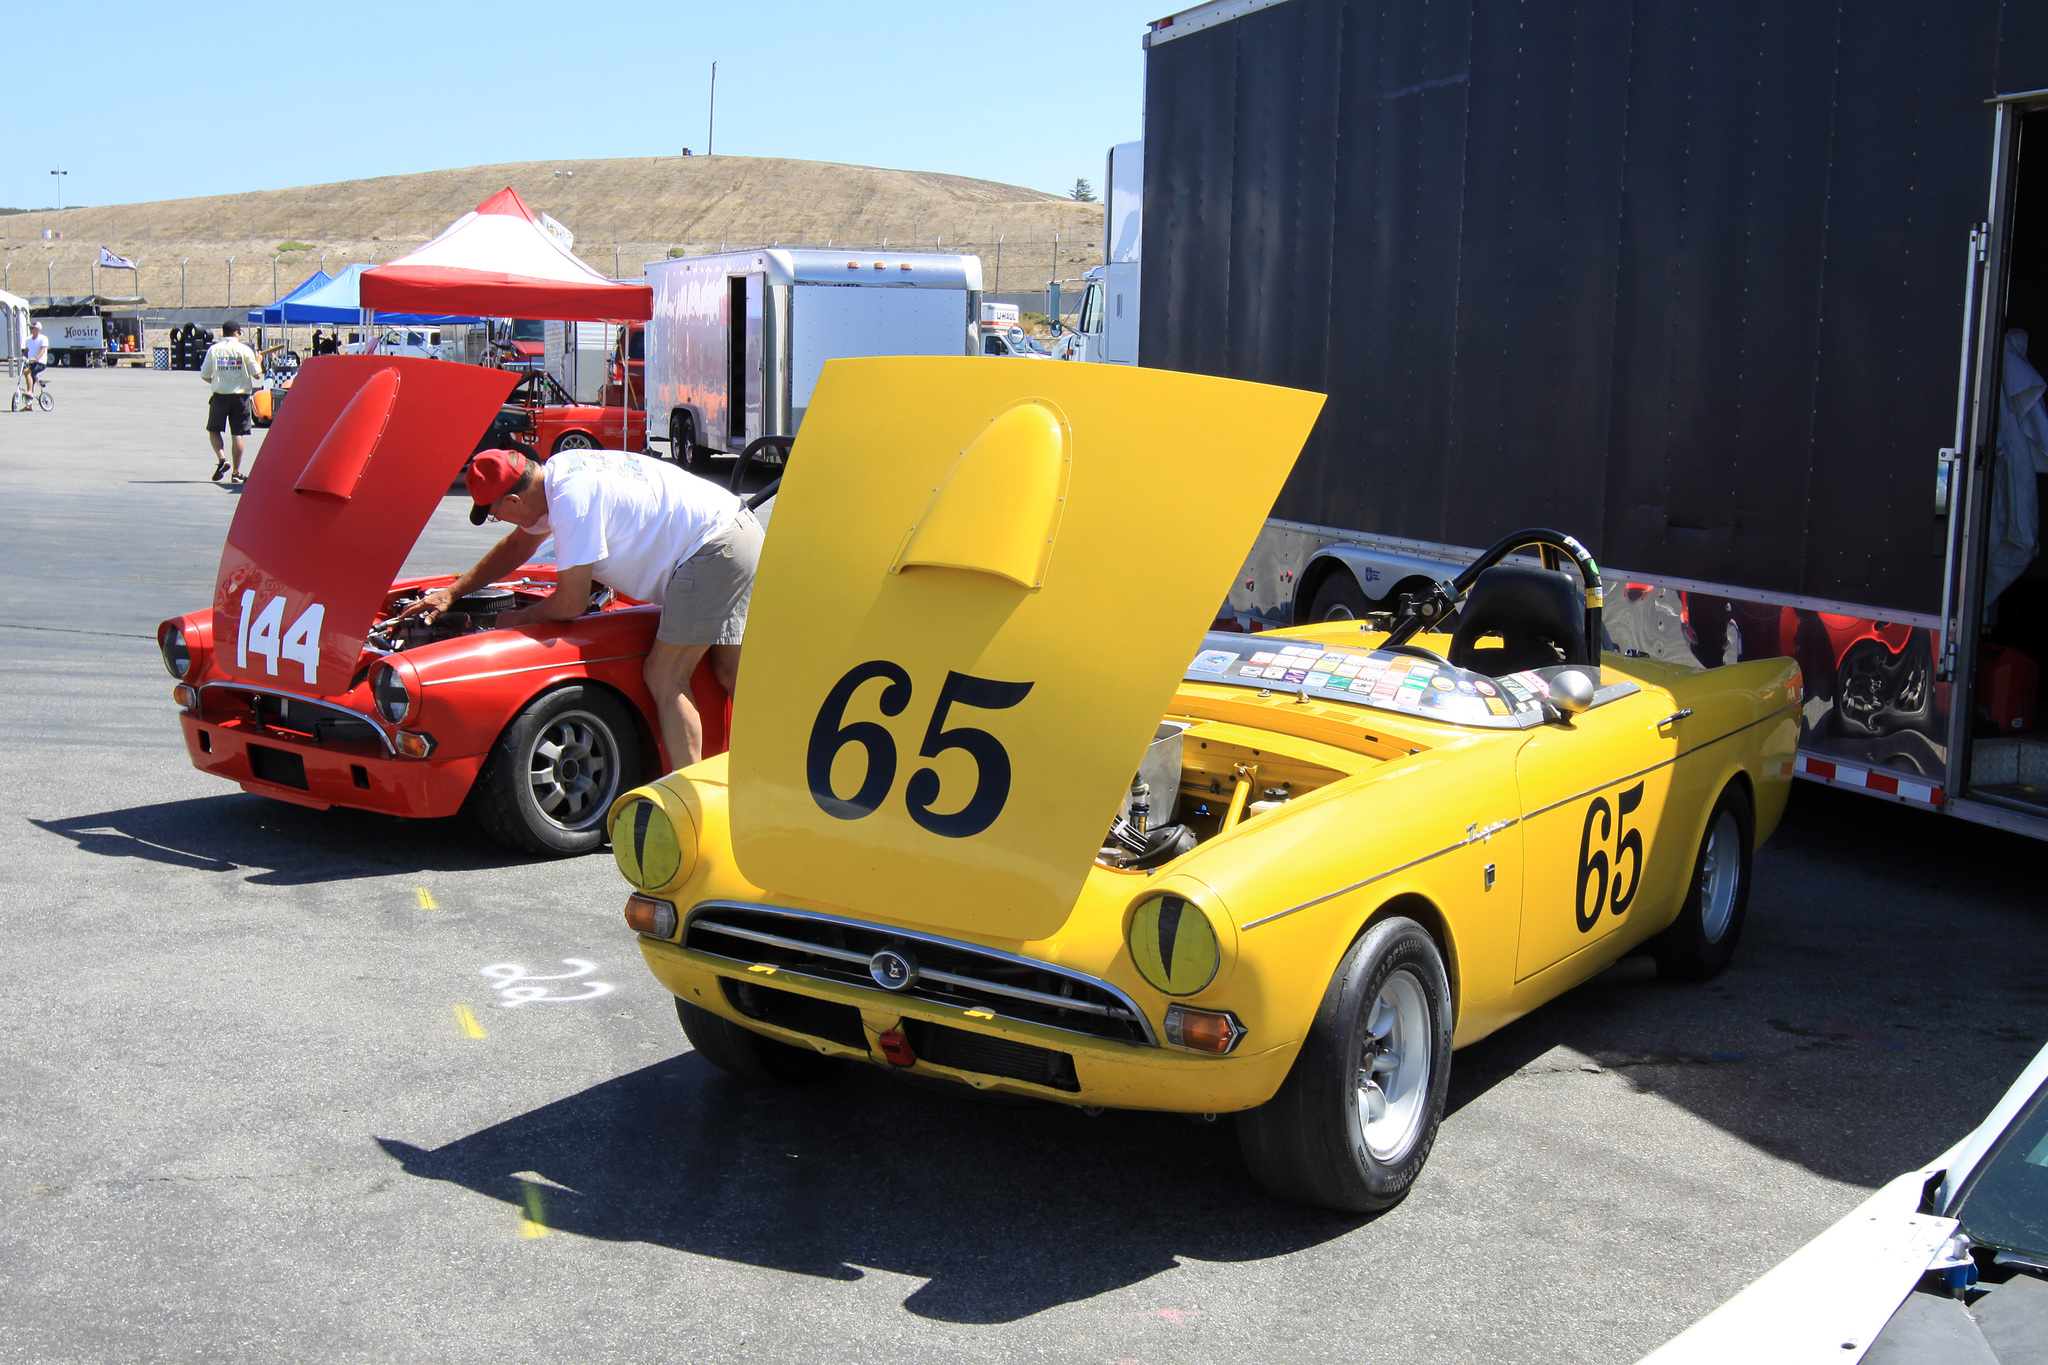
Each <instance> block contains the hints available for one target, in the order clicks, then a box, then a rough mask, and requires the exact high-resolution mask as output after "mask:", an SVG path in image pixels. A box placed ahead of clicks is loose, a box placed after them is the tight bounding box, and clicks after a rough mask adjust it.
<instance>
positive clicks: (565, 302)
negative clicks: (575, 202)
mask: <svg viewBox="0 0 2048 1365" xmlns="http://www.w3.org/2000/svg"><path fill="white" fill-rule="evenodd" d="M361 298H362V306H363V308H364V309H365V310H366V311H368V310H375V311H379V312H387V313H445V314H461V313H467V314H473V315H476V316H480V317H500V318H551V319H560V320H561V321H564V322H645V321H646V320H647V319H648V318H650V317H652V316H653V315H654V290H653V289H652V288H651V287H650V286H648V285H645V284H626V283H622V282H621V281H618V280H610V279H606V278H605V277H604V276H603V275H600V274H598V273H597V272H596V271H595V270H592V269H591V268H590V267H589V266H587V265H585V264H584V263H583V262H582V261H580V260H578V259H577V258H576V257H575V256H574V255H573V254H571V252H570V251H569V249H568V248H567V247H565V246H563V245H562V244H561V243H560V242H558V241H556V240H555V239H554V237H553V236H551V235H550V234H549V233H548V231H547V229H545V228H543V227H542V226H541V224H540V220H539V219H538V218H537V217H535V216H534V212H533V210H532V209H530V208H528V207H527V206H526V202H525V201H524V200H523V199H521V198H520V197H519V195H518V194H517V193H516V192H514V191H513V190H511V189H509V188H507V189H503V190H500V191H498V193H496V194H494V195H492V196H491V197H490V198H488V199H486V200H484V202H483V203H481V204H478V205H477V206H476V207H475V208H474V209H472V210H470V211H469V212H468V213H465V214H463V215H462V216H461V217H460V218H458V219H456V220H455V221H454V222H453V223H451V224H450V225H449V226H448V228H447V229H446V230H445V231H443V232H442V233H441V235H440V236H438V237H436V238H435V239H434V240H433V241H431V242H428V243H427V244H426V245H425V246H423V247H421V248H420V249H419V250H417V251H414V252H410V253H408V254H406V255H404V256H400V257H399V258H398V259H397V260H395V261H387V262H385V263H384V264H383V265H379V266H373V267H371V268H370V269H368V270H366V271H364V272H363V274H362V281H361Z"/></svg>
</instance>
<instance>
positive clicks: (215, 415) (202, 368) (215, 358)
mask: <svg viewBox="0 0 2048 1365" xmlns="http://www.w3.org/2000/svg"><path fill="white" fill-rule="evenodd" d="M220 334H221V335H220V340H219V341H216V342H214V343H213V345H211V346H209V347H207V348H206V359H204V360H202V361H200V362H199V377H200V378H201V379H203V380H205V381H206V383H207V386H208V387H209V388H211V389H212V390H213V393H212V395H211V396H210V397H208V399H207V400H206V439H207V440H208V441H209V442H211V443H212V445H213V481H214V482H215V483H219V482H220V476H221V475H223V474H225V473H227V472H228V459H227V456H225V455H223V454H222V453H221V435H222V430H223V428H229V429H231V430H232V433H233V436H232V439H233V442H234V444H233V446H232V447H231V449H232V450H233V451H234V457H235V472H234V481H235V482H236V483H240V482H241V481H242V438H243V437H245V436H247V435H248V434H249V427H250V425H251V424H252V423H253V422H254V420H255V412H254V410H253V406H252V405H253V403H254V400H255V393H256V384H257V381H258V379H259V378H260V377H261V375H262V373H263V361H262V360H261V358H259V357H258V356H257V354H256V352H254V351H252V350H250V349H249V348H248V347H247V346H245V345H243V344H242V335H241V334H242V324H241V323H239V322H236V321H234V320H233V319H232V318H230V319H229V320H228V321H226V322H224V323H222V324H221V327H220ZM271 349H272V350H276V349H277V348H276V347H274V346H273V347H272V348H271Z"/></svg>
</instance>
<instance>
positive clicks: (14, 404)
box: [7, 369, 57, 412]
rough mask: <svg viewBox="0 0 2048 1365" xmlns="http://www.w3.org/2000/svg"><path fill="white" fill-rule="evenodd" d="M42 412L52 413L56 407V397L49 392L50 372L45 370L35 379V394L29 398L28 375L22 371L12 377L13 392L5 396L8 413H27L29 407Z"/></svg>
mask: <svg viewBox="0 0 2048 1365" xmlns="http://www.w3.org/2000/svg"><path fill="white" fill-rule="evenodd" d="M31 405H33V406H35V407H39V408H41V409H42V410H43V411H44V412H50V411H53V410H54V409H55V408H56V406H57V399H56V396H55V395H53V394H52V393H51V392H50V372H49V371H48V370H47V369H46V370H44V371H43V372H42V374H40V375H38V376H37V377H36V392H35V396H34V397H33V398H31V397H30V396H29V392H28V375H27V372H26V371H24V372H23V373H21V374H18V375H16V376H15V377H14V392H13V393H11V394H9V395H8V396H7V410H8V411H9V412H27V411H28V410H29V408H30V406H31Z"/></svg>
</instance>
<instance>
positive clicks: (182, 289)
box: [178, 256, 192, 308]
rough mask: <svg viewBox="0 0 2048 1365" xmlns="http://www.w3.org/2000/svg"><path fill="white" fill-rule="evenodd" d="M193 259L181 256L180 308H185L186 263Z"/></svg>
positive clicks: (179, 269)
mask: <svg viewBox="0 0 2048 1365" xmlns="http://www.w3.org/2000/svg"><path fill="white" fill-rule="evenodd" d="M191 259H192V258H191V257H190V256H180V257H179V258H178V307H180V308H183V307H184V306H185V262H187V261H189V260H191Z"/></svg>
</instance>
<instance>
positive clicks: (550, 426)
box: [505, 372, 647, 459]
mask: <svg viewBox="0 0 2048 1365" xmlns="http://www.w3.org/2000/svg"><path fill="white" fill-rule="evenodd" d="M606 392H607V396H609V397H616V396H617V394H618V385H617V384H616V383H613V384H609V385H607V386H606ZM505 401H506V403H507V404H517V405H518V406H520V407H523V408H524V409H525V410H526V414H527V416H528V418H529V419H530V422H531V425H530V426H528V427H527V428H526V429H524V430H519V431H515V432H513V433H512V436H513V439H514V440H516V441H518V442H519V443H520V444H521V445H522V446H524V447H525V448H526V449H527V450H529V451H530V452H531V453H533V454H534V455H537V456H538V457H540V458H541V459H546V458H547V457H548V456H550V455H552V454H554V453H555V452H556V451H558V450H640V449H643V448H645V447H646V445H647V412H646V410H645V409H644V408H625V407H620V406H619V405H618V404H616V403H602V404H600V403H578V402H576V401H574V400H573V399H571V398H570V396H569V394H568V393H567V391H565V390H564V389H563V388H562V386H561V385H560V384H558V383H556V382H555V379H554V377H553V376H552V375H549V374H545V373H539V372H536V373H534V374H529V375H525V376H522V377H521V378H520V380H519V383H518V384H517V385H516V386H515V387H514V388H513V390H512V392H511V394H510V395H509V396H508V397H507V398H506V400H505Z"/></svg>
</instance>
